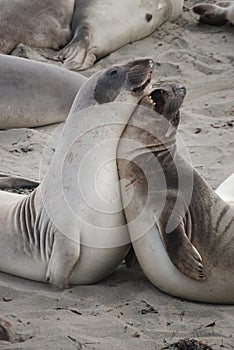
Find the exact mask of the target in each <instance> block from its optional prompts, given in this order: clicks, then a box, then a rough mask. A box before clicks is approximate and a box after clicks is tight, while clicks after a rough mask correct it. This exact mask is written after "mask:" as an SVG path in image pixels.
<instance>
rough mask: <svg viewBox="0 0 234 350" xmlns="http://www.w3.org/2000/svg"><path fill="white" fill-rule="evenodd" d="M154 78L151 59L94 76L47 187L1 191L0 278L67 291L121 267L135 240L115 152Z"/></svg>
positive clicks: (71, 116) (74, 108)
mask: <svg viewBox="0 0 234 350" xmlns="http://www.w3.org/2000/svg"><path fill="white" fill-rule="evenodd" d="M152 71H153V62H152V61H151V60H149V59H144V60H136V61H133V62H130V63H128V64H126V65H123V66H114V67H111V68H109V69H107V70H105V71H104V72H98V73H97V74H95V75H94V76H93V77H91V78H90V79H89V80H88V81H87V82H86V83H85V84H84V85H83V86H82V88H81V89H80V91H79V93H78V95H77V97H76V99H75V101H74V104H73V106H72V108H71V111H70V114H69V117H68V119H67V121H66V123H65V126H64V130H63V132H62V135H61V138H60V141H59V144H58V147H57V149H56V152H55V155H54V157H53V159H52V162H51V165H50V167H49V169H48V172H47V174H46V175H45V178H44V179H43V181H42V183H41V185H40V186H39V187H38V188H37V189H35V190H34V191H33V192H32V193H31V194H29V195H28V196H25V195H16V194H10V193H5V192H0V207H1V215H0V226H1V227H2V229H1V230H0V236H1V238H2V245H1V248H0V249H1V254H0V269H1V271H4V272H7V273H11V274H15V275H18V276H21V277H25V278H29V279H33V280H38V281H44V282H45V281H48V282H50V283H53V284H55V285H56V286H59V287H66V286H67V285H68V283H69V282H71V283H75V284H81V283H93V282H96V281H98V280H100V279H101V278H104V277H105V276H107V275H109V274H110V273H111V272H112V271H113V270H114V269H115V267H116V266H117V265H118V264H119V263H120V262H121V261H122V259H123V258H124V256H125V254H126V253H127V251H128V249H129V236H128V231H127V227H126V226H125V219H124V214H123V211H122V206H121V200H120V196H119V189H118V174H117V169H116V162H115V159H116V147H117V143H118V139H119V137H120V135H121V133H122V131H123V129H124V126H125V124H126V122H127V120H128V119H129V117H130V115H131V114H132V112H133V111H134V109H135V108H136V106H137V104H138V102H139V100H140V99H141V98H142V97H143V96H144V94H146V93H147V89H148V85H149V83H150V79H151V74H152ZM13 257H14V259H13Z"/></svg>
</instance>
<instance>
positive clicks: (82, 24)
mask: <svg viewBox="0 0 234 350" xmlns="http://www.w3.org/2000/svg"><path fill="white" fill-rule="evenodd" d="M183 3H184V0H134V1H132V0H118V1H110V0H98V1H96V0H79V1H76V5H75V11H74V15H73V19H72V25H71V27H72V33H73V38H72V40H71V41H70V42H69V44H68V45H66V46H65V47H64V48H63V49H62V50H61V51H60V52H59V53H55V54H52V53H51V52H45V51H44V52H43V51H41V50H39V51H38V50H36V51H35V50H32V49H31V48H27V47H22V46H21V47H20V49H19V53H17V52H16V53H14V54H20V55H22V56H23V57H27V58H30V59H37V60H38V59H40V55H42V57H41V59H42V60H44V59H45V57H46V58H48V59H52V60H59V61H62V62H64V64H63V66H64V67H66V68H68V69H72V70H83V69H87V68H89V67H91V66H92V65H93V64H94V62H95V61H96V60H97V59H100V58H102V57H104V56H106V55H108V54H109V53H111V52H113V51H115V50H117V49H118V48H120V47H121V46H123V45H126V44H127V43H130V42H133V41H136V40H140V39H142V38H144V37H146V36H148V35H150V34H151V33H152V32H153V31H154V30H155V29H156V28H157V27H159V26H160V25H161V24H162V23H164V22H166V21H167V20H169V21H173V20H175V19H176V18H177V17H178V16H179V15H180V14H181V12H182V8H183Z"/></svg>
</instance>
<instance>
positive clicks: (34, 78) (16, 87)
mask: <svg viewBox="0 0 234 350" xmlns="http://www.w3.org/2000/svg"><path fill="white" fill-rule="evenodd" d="M0 77H1V78H0V90H1V94H0V129H9V128H22V127H28V128H31V127H37V126H42V125H48V124H53V123H58V122H62V121H64V120H65V119H66V118H67V116H68V113H69V110H70V108H71V106H72V103H73V101H74V99H75V96H76V94H77V92H78V91H79V89H80V87H81V86H82V84H83V83H84V82H85V81H86V80H87V79H86V78H85V77H84V76H82V75H81V74H78V73H73V72H69V71H67V70H65V69H61V68H58V67H55V66H52V65H49V64H46V63H41V62H33V61H29V60H25V59H23V58H19V57H13V56H6V55H0Z"/></svg>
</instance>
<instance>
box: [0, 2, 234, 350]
mask: <svg viewBox="0 0 234 350" xmlns="http://www.w3.org/2000/svg"><path fill="white" fill-rule="evenodd" d="M195 2H196V1H195V0H188V1H185V10H184V13H183V15H182V17H181V18H180V19H179V20H178V21H177V22H176V23H173V24H172V23H166V24H165V25H163V26H162V27H161V28H160V29H159V30H157V31H156V32H155V33H153V34H152V35H151V36H150V37H148V38H146V39H144V40H142V41H139V42H136V43H132V44H129V45H126V46H125V47H123V48H121V49H120V50H118V51H117V52H115V53H113V54H111V55H110V56H108V57H106V58H105V59H103V60H101V61H100V62H99V63H97V64H96V65H95V66H94V67H93V68H92V69H90V70H88V71H86V72H84V74H85V75H87V76H89V75H91V74H92V73H93V72H94V71H97V70H99V69H101V68H104V67H106V66H107V65H109V64H113V63H116V62H124V61H128V60H130V59H133V58H137V57H152V58H153V59H154V60H155V62H156V70H155V74H154V78H155V80H158V79H162V80H173V81H177V82H181V83H183V84H185V85H186V87H187V90H188V93H187V97H186V99H185V102H184V104H183V108H182V115H183V121H182V124H181V128H180V134H181V136H182V138H183V140H184V141H185V144H186V146H187V147H188V149H189V151H190V153H191V158H192V161H193V164H194V165H195V167H196V169H197V170H198V171H199V172H200V173H201V174H202V175H203V176H204V177H205V178H206V180H207V181H208V183H209V184H210V185H211V186H212V187H213V188H216V187H217V186H218V185H219V184H220V183H221V182H222V181H223V180H224V179H225V178H226V177H227V176H228V175H230V174H231V173H233V172H234V158H233V150H234V27H233V26H231V25H225V26H222V27H210V26H207V25H201V24H198V23H197V17H196V16H195V15H193V14H192V13H191V12H189V11H188V8H190V6H191V5H193V4H194V3H195ZM55 129H56V126H50V127H43V128H38V129H34V130H33V129H18V130H8V131H1V132H0V141H1V142H0V162H1V168H0V171H2V172H6V173H12V174H18V175H22V176H27V177H31V178H34V179H38V178H39V177H40V174H42V176H43V172H44V170H45V169H46V167H47V166H48V163H49V161H50V159H51V156H52V155H53V152H54V147H55V144H56V140H57V135H58V134H59V130H60V129H59V130H57V133H56V134H55V135H54V134H53V131H54V130H55ZM51 135H52V137H50V136H51ZM49 139H50V142H49V144H48V146H46V148H45V147H44V145H45V143H46V142H47V141H48V140H49ZM42 155H43V167H42V171H40V164H41V157H42ZM156 268H160V266H158V267H156ZM233 293H234V291H233ZM0 312H1V315H0V316H1V317H3V318H4V319H5V320H8V321H10V322H11V323H12V326H13V330H14V331H15V332H17V334H18V335H17V337H18V340H20V339H21V340H24V341H23V342H16V343H13V344H9V343H7V342H0V349H15V350H16V349H32V350H34V349H35V350H36V349H49V350H59V349H61V350H70V349H71V350H72V349H77V350H78V349H100V350H105V349H106V350H107V349H108V350H109V349H112V350H119V349H139V350H140V349H146V350H153V349H161V348H162V347H164V346H167V345H168V344H172V343H175V342H177V341H178V339H181V338H195V339H198V340H202V341H203V342H205V343H206V344H209V345H210V346H211V347H212V349H234V306H219V305H207V304H199V303H193V302H188V301H183V300H179V299H176V298H174V297H171V296H168V295H165V294H164V293H162V292H160V291H159V290H158V289H156V288H155V287H154V286H152V285H151V284H150V283H149V282H148V281H147V279H146V278H145V277H144V275H143V273H142V272H141V271H140V269H139V268H137V267H136V268H134V269H127V268H126V267H125V266H124V265H123V266H120V267H119V268H118V269H117V271H116V272H115V273H114V274H112V275H111V276H110V277H109V278H108V279H106V280H104V281H102V282H100V283H98V284H96V285H91V286H77V287H73V288H71V289H69V290H65V291H55V290H54V289H53V287H51V286H49V285H46V284H42V283H36V282H31V281H27V280H23V279H20V278H16V277H14V276H10V275H6V274H3V273H1V274H0ZM171 348H173V347H171ZM200 348H202V347H200ZM188 349H189V348H188ZM191 349H195V347H191Z"/></svg>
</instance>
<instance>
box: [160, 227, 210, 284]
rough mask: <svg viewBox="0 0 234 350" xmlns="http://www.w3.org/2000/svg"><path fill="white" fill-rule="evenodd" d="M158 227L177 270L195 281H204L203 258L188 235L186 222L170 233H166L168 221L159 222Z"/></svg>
mask: <svg viewBox="0 0 234 350" xmlns="http://www.w3.org/2000/svg"><path fill="white" fill-rule="evenodd" d="M157 226H158V229H159V231H160V234H161V237H162V241H163V243H164V246H165V249H166V251H167V254H168V256H169V258H170V259H171V261H172V263H173V264H174V265H175V266H176V267H177V269H178V270H180V271H181V272H182V273H184V274H185V275H186V276H188V277H190V278H192V279H194V280H197V281H201V280H204V279H205V275H204V271H203V265H202V258H201V256H200V254H199V252H198V251H197V249H196V248H195V247H194V246H193V244H192V243H191V241H190V240H189V238H188V236H187V235H186V232H185V226H184V222H183V221H182V220H181V221H179V224H178V225H177V227H176V228H175V229H173V230H172V231H170V232H166V231H167V221H166V220H165V221H162V220H159V221H158V222H157Z"/></svg>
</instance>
